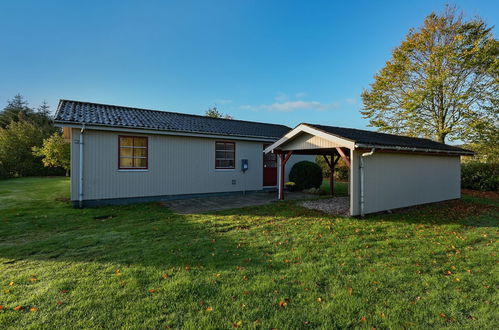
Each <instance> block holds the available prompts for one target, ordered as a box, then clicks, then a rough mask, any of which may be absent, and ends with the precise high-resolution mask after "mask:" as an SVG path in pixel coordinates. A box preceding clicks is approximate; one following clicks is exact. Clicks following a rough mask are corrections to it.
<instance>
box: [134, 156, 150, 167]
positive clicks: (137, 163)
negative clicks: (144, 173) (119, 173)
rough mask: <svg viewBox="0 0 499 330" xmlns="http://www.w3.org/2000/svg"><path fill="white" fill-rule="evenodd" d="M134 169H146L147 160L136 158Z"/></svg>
mask: <svg viewBox="0 0 499 330" xmlns="http://www.w3.org/2000/svg"><path fill="white" fill-rule="evenodd" d="M133 162H134V167H144V168H145V167H146V166H147V160H146V159H145V158H134V159H133Z"/></svg>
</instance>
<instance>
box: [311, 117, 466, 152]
mask: <svg viewBox="0 0 499 330" xmlns="http://www.w3.org/2000/svg"><path fill="white" fill-rule="evenodd" d="M305 125H307V126H311V127H314V128H316V129H319V130H321V131H324V132H326V133H329V134H332V135H335V136H338V137H342V138H344V139H348V140H351V141H353V142H355V143H356V144H357V145H365V146H367V147H400V148H409V149H411V148H418V149H433V150H442V151H453V152H463V153H466V154H467V153H472V151H469V150H466V149H462V148H459V147H455V146H450V145H448V144H445V143H439V142H436V141H433V140H430V139H422V138H414V137H409V136H402V135H394V134H386V133H378V132H372V131H366V130H360V129H355V128H345V127H335V126H324V125H316V124H305Z"/></svg>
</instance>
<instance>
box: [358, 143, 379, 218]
mask: <svg viewBox="0 0 499 330" xmlns="http://www.w3.org/2000/svg"><path fill="white" fill-rule="evenodd" d="M375 149H376V148H372V149H371V151H370V152H365V153H363V154H362V155H360V216H361V217H362V218H363V217H364V216H365V214H364V180H365V178H364V177H365V174H364V157H369V156H371V155H372V154H374V150H375Z"/></svg>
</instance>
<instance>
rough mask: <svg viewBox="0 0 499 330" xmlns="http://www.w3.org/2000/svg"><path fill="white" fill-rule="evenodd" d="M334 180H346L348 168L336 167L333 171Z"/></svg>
mask: <svg viewBox="0 0 499 330" xmlns="http://www.w3.org/2000/svg"><path fill="white" fill-rule="evenodd" d="M334 178H335V179H336V180H348V166H346V165H345V166H338V167H336V168H335V169H334Z"/></svg>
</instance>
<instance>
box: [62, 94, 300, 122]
mask: <svg viewBox="0 0 499 330" xmlns="http://www.w3.org/2000/svg"><path fill="white" fill-rule="evenodd" d="M63 102H74V103H84V104H95V105H100V106H108V107H117V108H123V109H130V110H140V111H150V112H159V113H169V114H176V115H182V116H191V117H198V118H205V119H212V120H226V121H229V120H230V121H232V122H234V121H237V122H243V123H251V124H261V125H272V126H281V127H284V128H287V129H291V127H288V126H286V125H282V124H272V123H263V122H259V121H250V120H241V119H228V118H213V117H208V116H203V115H195V114H191V113H184V112H176V111H166V110H157V109H144V108H136V107H129V106H123V105H116V104H107V103H96V102H86V101H78V100H68V99H59V105H58V107H57V111H58V110H59V108H60V105H61V103H63ZM57 111H56V114H55V116H57Z"/></svg>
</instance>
